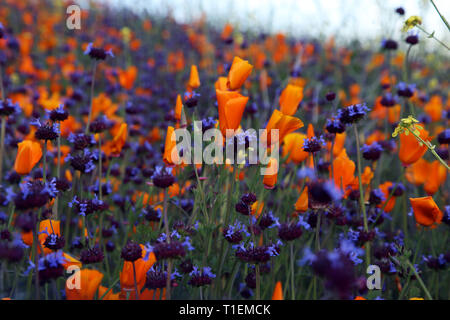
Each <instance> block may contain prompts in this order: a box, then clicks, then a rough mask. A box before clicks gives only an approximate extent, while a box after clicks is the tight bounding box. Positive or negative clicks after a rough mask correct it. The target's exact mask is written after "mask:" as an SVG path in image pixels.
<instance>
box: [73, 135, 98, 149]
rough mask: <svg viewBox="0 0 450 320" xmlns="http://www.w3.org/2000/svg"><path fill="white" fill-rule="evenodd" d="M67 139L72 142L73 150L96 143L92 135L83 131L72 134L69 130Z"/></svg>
mask: <svg viewBox="0 0 450 320" xmlns="http://www.w3.org/2000/svg"><path fill="white" fill-rule="evenodd" d="M67 140H68V141H69V142H70V143H72V144H73V147H74V149H75V150H84V149H86V148H89V147H90V146H93V145H95V143H96V142H95V139H94V136H93V135H86V134H84V133H77V134H73V133H72V132H71V133H70V134H69V137H68V139H67Z"/></svg>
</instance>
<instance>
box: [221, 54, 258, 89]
mask: <svg viewBox="0 0 450 320" xmlns="http://www.w3.org/2000/svg"><path fill="white" fill-rule="evenodd" d="M252 69H253V66H252V65H251V64H250V63H248V61H247V60H242V59H241V58H239V57H234V59H233V64H232V65H231V68H230V72H229V73H228V81H227V86H228V88H229V89H230V90H237V89H239V88H240V87H241V86H242V85H243V84H244V81H245V80H246V79H247V78H248V76H249V75H250V73H251V72H252Z"/></svg>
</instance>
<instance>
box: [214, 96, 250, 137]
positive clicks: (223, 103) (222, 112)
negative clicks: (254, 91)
mask: <svg viewBox="0 0 450 320" xmlns="http://www.w3.org/2000/svg"><path fill="white" fill-rule="evenodd" d="M216 97H217V105H218V107H219V126H220V131H221V132H222V135H224V136H225V135H226V132H227V129H231V130H236V129H237V128H239V125H240V123H241V119H242V115H243V114H244V109H245V105H246V104H247V101H248V97H244V96H243V95H241V94H240V93H239V92H235V91H222V90H216Z"/></svg>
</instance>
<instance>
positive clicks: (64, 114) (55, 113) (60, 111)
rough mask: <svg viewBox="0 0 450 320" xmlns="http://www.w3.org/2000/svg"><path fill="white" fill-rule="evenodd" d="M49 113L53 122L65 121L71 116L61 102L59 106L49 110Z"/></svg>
mask: <svg viewBox="0 0 450 320" xmlns="http://www.w3.org/2000/svg"><path fill="white" fill-rule="evenodd" d="M48 115H49V117H50V120H52V121H53V122H56V121H64V120H66V119H67V118H68V117H69V112H68V111H67V110H65V109H64V106H63V105H62V104H61V105H60V106H59V107H58V108H55V109H53V110H50V111H48Z"/></svg>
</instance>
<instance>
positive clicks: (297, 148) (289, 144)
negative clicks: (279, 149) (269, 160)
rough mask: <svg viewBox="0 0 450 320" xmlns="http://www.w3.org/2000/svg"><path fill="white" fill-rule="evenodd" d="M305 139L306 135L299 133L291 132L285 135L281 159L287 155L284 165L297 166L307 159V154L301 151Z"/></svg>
mask: <svg viewBox="0 0 450 320" xmlns="http://www.w3.org/2000/svg"><path fill="white" fill-rule="evenodd" d="M305 139H306V135H305V134H303V133H299V132H293V133H289V134H288V135H286V136H285V137H284V139H283V143H284V145H283V153H282V155H283V157H286V156H287V155H289V157H288V158H287V160H286V163H289V162H291V161H292V162H294V163H295V164H299V163H301V162H302V161H304V160H306V158H308V155H309V153H308V152H306V151H303V142H304V141H305Z"/></svg>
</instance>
